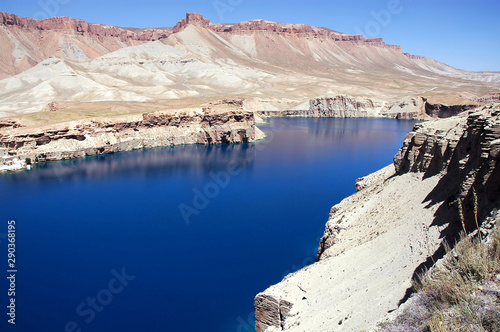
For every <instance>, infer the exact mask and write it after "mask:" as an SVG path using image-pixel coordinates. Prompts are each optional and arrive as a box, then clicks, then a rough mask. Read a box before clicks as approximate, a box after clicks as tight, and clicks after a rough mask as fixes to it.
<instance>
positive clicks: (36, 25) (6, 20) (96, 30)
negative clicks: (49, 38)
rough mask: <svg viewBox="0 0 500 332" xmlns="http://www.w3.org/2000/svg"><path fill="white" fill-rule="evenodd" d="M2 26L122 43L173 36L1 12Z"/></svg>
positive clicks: (158, 31) (161, 31)
mask: <svg viewBox="0 0 500 332" xmlns="http://www.w3.org/2000/svg"><path fill="white" fill-rule="evenodd" d="M0 25H5V26H17V27H19V28H22V29H28V30H39V31H44V30H53V31H63V32H69V33H71V34H75V35H89V36H97V37H114V38H118V39H120V40H122V41H126V40H138V41H153V40H157V39H162V38H167V37H168V36H169V35H171V34H172V31H171V29H169V28H164V29H162V28H158V29H137V32H134V31H131V30H128V29H124V28H120V27H115V26H110V25H104V24H95V23H88V22H87V21H84V20H80V19H73V18H70V17H51V18H47V19H45V20H37V19H34V18H29V17H19V16H16V15H14V14H9V13H5V12H0Z"/></svg>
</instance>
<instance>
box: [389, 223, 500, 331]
mask: <svg viewBox="0 0 500 332" xmlns="http://www.w3.org/2000/svg"><path fill="white" fill-rule="evenodd" d="M447 251H448V252H447V255H446V256H445V258H444V259H443V260H442V261H440V262H439V263H438V264H436V266H435V267H434V268H432V269H431V270H429V271H427V272H426V273H424V274H422V275H421V276H420V277H419V280H418V281H416V282H415V284H414V287H415V289H416V290H417V291H418V292H417V293H416V294H415V295H414V296H413V297H412V299H411V300H410V304H409V305H408V306H407V308H406V309H405V310H404V311H403V312H402V313H401V314H400V315H399V316H398V317H397V318H396V320H395V321H393V322H391V323H385V324H382V325H381V326H380V329H379V331H386V332H396V331H398V332H403V331H429V332H444V331H478V332H479V331H500V231H499V228H498V227H497V228H496V230H495V231H494V232H493V233H492V234H490V236H489V238H488V239H487V240H486V241H484V240H483V241H481V240H480V239H471V238H470V237H465V236H463V237H462V239H461V240H460V241H459V242H458V243H457V244H456V245H455V247H454V249H450V248H447Z"/></svg>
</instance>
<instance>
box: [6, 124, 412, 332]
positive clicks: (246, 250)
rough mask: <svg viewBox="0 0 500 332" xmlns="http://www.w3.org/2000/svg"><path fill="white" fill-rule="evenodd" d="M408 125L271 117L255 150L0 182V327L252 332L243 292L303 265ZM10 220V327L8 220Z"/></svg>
mask: <svg viewBox="0 0 500 332" xmlns="http://www.w3.org/2000/svg"><path fill="white" fill-rule="evenodd" d="M413 125H414V122H411V121H399V120H389V119H328V118H323V119H305V118H291V119H272V120H271V121H270V122H269V123H267V124H265V125H260V126H259V127H260V128H262V129H263V130H264V131H265V132H266V133H268V135H269V136H268V138H267V139H265V140H263V141H261V142H258V143H255V144H232V145H217V146H201V145H192V146H176V147H167V148H157V149H149V150H140V151H131V152H124V153H118V154H113V155H105V156H95V157H88V158H85V159H79V160H73V161H64V162H55V163H47V164H43V165H38V166H36V167H34V169H33V170H32V171H29V172H28V171H26V172H20V173H13V174H5V175H1V176H0V202H1V205H0V206H1V213H0V217H1V219H0V241H1V242H0V257H3V258H2V264H1V270H0V275H2V276H3V277H2V280H1V281H0V287H1V288H0V294H1V295H0V307H1V308H3V309H2V313H1V315H0V317H2V318H1V321H0V330H1V331H23V332H24V331H33V332H38V331H41V332H44V331H49V332H57V331H61V332H62V331H80V330H81V331H83V332H85V331H96V332H101V331H102V332H104V331H106V332H116V331H122V332H128V331H130V332H132V331H133V332H137V331H222V332H226V331H227V332H229V331H234V332H243V331H253V324H254V316H253V299H254V296H255V295H256V294H257V293H258V292H260V291H263V290H264V289H266V288H267V287H268V286H269V285H271V284H274V283H277V282H279V281H280V280H281V279H282V278H283V276H284V275H286V274H288V273H290V272H294V271H296V270H298V269H299V268H302V267H303V266H305V265H308V264H310V263H312V262H313V261H314V260H315V257H316V251H317V248H318V242H319V238H320V237H321V236H322V234H323V230H324V227H325V223H326V221H327V219H328V214H329V211H330V208H331V206H333V205H334V204H336V203H338V202H339V201H340V200H342V199H343V198H344V197H346V196H348V195H350V194H352V193H354V192H355V188H354V181H355V180H356V178H358V177H361V176H364V175H367V174H369V173H371V172H373V171H376V170H378V169H380V168H382V167H384V166H386V165H388V164H390V163H391V162H392V158H393V156H394V155H395V154H396V152H397V150H398V148H399V147H400V146H401V144H402V141H403V138H404V136H405V135H406V134H407V133H408V132H409V131H411V129H412V127H413ZM11 219H14V220H15V221H16V245H17V247H16V249H17V252H16V254H17V256H16V259H17V260H16V263H17V269H18V273H17V280H16V304H17V306H16V325H15V326H11V325H10V324H7V315H6V312H7V309H6V306H7V305H8V298H7V295H6V293H7V289H8V283H7V282H6V278H5V271H6V270H7V257H6V256H7V241H6V237H5V233H7V221H8V220H11Z"/></svg>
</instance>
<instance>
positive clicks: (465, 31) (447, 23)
mask: <svg viewBox="0 0 500 332" xmlns="http://www.w3.org/2000/svg"><path fill="white" fill-rule="evenodd" d="M0 10H1V11H5V12H8V13H12V14H16V15H18V16H24V17H34V18H39V19H41V18H48V17H52V16H69V17H72V18H80V19H84V20H86V21H88V22H92V23H102V24H109V25H115V26H122V27H139V28H145V27H167V26H174V25H175V23H177V22H178V21H179V20H180V19H182V18H183V17H184V15H185V13H187V12H196V13H201V14H203V15H204V16H205V17H206V18H208V19H210V20H211V21H212V22H215V23H237V22H241V21H246V20H252V19H265V20H269V21H277V22H284V23H305V24H309V25H312V26H317V27H327V28H330V29H332V30H336V31H340V32H344V33H349V34H362V35H364V36H365V37H382V38H384V40H385V42H387V43H389V44H397V45H401V46H402V47H403V52H409V53H412V54H417V55H425V56H429V57H432V58H435V59H437V60H439V61H442V62H444V63H446V64H448V65H451V66H453V67H457V68H461V69H466V70H474V71H480V70H494V71H500V61H499V60H498V59H499V57H498V54H499V53H500V38H499V37H500V25H499V24H498V23H497V22H498V21H497V19H498V14H499V13H500V2H498V1H497V0H478V1H467V0H439V1H431V0H350V1H339V0H329V1H327V0H318V1H309V2H306V1H303V0H288V1H286V2H283V1H275V0H202V1H200V0H197V1H195V0H182V1H169V0H142V1H137V0H120V1H105V0H85V1H77V0H17V1H9V2H5V3H3V4H2V5H1V6H0Z"/></svg>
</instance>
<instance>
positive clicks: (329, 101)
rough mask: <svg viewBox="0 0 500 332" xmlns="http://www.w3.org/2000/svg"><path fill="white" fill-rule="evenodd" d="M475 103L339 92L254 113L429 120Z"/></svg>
mask: <svg viewBox="0 0 500 332" xmlns="http://www.w3.org/2000/svg"><path fill="white" fill-rule="evenodd" d="M478 104H479V103H478ZM478 104H476V105H473V104H471V105H469V104H468V105H445V104H439V103H438V104H433V103H430V102H429V101H428V100H427V99H426V98H423V97H406V98H404V99H402V100H399V101H397V102H395V103H390V102H389V103H384V102H374V101H373V100H372V99H369V98H360V97H350V96H345V95H339V96H335V97H327V98H315V99H311V100H310V101H309V108H308V109H306V110H301V109H295V110H284V111H256V114H257V115H258V116H260V117H295V116H297V117H319V118H320V117H330V118H366V117H383V118H391V119H406V120H429V119H431V118H448V117H451V116H454V115H457V114H460V113H462V112H465V111H467V110H470V109H473V108H476V107H478Z"/></svg>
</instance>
